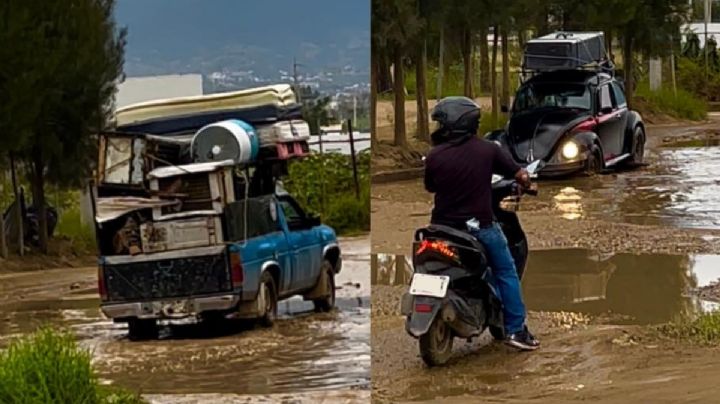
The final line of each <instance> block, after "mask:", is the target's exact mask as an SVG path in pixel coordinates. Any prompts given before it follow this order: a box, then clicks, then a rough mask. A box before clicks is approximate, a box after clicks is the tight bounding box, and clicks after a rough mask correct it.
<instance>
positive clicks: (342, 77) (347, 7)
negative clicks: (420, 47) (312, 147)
mask: <svg viewBox="0 0 720 404" xmlns="http://www.w3.org/2000/svg"><path fill="white" fill-rule="evenodd" d="M115 19H116V22H117V24H118V26H120V27H127V29H128V43H127V46H126V49H125V73H126V75H127V76H129V77H132V76H147V75H159V74H178V73H202V74H203V76H204V77H205V78H206V81H209V82H210V84H211V85H219V86H221V87H222V86H226V87H248V86H252V85H257V83H263V82H277V81H288V80H291V79H292V71H293V60H294V59H295V60H296V61H297V63H298V64H299V66H298V67H297V71H298V75H299V77H300V80H301V81H304V82H306V83H310V84H312V85H317V86H319V87H321V88H322V87H327V86H330V87H338V88H342V87H347V86H351V85H356V84H360V85H362V84H365V83H368V82H369V70H370V69H369V62H370V2H369V1H367V0H301V1H300V0H242V1H241V0H236V1H233V0H209V1H201V0H118V2H117V6H116V10H115Z"/></svg>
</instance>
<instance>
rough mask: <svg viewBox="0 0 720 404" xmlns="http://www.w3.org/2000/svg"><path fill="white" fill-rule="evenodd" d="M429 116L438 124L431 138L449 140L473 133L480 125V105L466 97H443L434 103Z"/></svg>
mask: <svg viewBox="0 0 720 404" xmlns="http://www.w3.org/2000/svg"><path fill="white" fill-rule="evenodd" d="M430 116H431V117H432V120H433V121H436V122H437V123H438V124H440V127H439V128H438V130H437V131H436V132H435V133H433V140H435V141H436V142H437V141H439V140H441V138H445V140H451V139H454V138H458V137H465V136H467V135H475V133H476V132H477V130H478V126H479V125H480V106H479V105H477V103H475V101H473V100H471V99H470V98H468V97H445V98H443V99H442V100H440V101H439V102H438V103H437V105H435V108H433V110H432V114H431V115H430Z"/></svg>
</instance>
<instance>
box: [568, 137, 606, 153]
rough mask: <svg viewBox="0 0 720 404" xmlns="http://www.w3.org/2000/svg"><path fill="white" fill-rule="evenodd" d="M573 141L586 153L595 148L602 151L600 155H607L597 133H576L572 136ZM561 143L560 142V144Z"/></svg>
mask: <svg viewBox="0 0 720 404" xmlns="http://www.w3.org/2000/svg"><path fill="white" fill-rule="evenodd" d="M571 137H572V139H573V140H574V141H575V142H576V143H577V144H578V145H579V146H580V150H581V151H582V152H584V153H586V152H588V151H590V150H591V149H592V148H593V147H594V146H595V147H597V148H599V149H600V154H601V155H603V156H604V155H605V154H604V152H603V149H602V143H601V142H600V138H599V137H598V135H597V133H595V132H589V131H587V132H576V133H573V134H572V135H571ZM559 143H560V142H559Z"/></svg>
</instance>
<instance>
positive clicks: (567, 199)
mask: <svg viewBox="0 0 720 404" xmlns="http://www.w3.org/2000/svg"><path fill="white" fill-rule="evenodd" d="M553 200H554V202H555V204H554V207H555V209H556V210H558V211H559V212H560V217H562V218H563V219H568V220H576V219H580V218H581V217H582V216H583V206H582V193H581V192H580V191H579V190H578V189H577V188H573V187H565V188H562V189H561V190H560V192H558V193H557V194H555V196H553Z"/></svg>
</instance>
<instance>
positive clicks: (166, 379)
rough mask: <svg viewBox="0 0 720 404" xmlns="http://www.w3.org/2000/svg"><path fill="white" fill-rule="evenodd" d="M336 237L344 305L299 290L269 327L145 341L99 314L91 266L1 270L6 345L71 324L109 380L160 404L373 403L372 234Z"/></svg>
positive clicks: (179, 333) (201, 330) (170, 334)
mask: <svg viewBox="0 0 720 404" xmlns="http://www.w3.org/2000/svg"><path fill="white" fill-rule="evenodd" d="M340 244H341V247H342V248H343V262H344V265H343V270H342V272H341V273H340V274H339V275H338V278H337V280H336V282H337V285H338V288H339V289H338V290H337V306H338V310H336V311H334V312H332V313H325V314H316V313H313V312H312V304H311V303H309V302H303V301H302V299H301V298H293V299H290V300H288V301H284V302H281V303H280V304H279V310H280V313H279V315H280V319H279V321H278V324H277V325H276V326H274V327H273V328H272V329H254V328H253V327H252V326H248V325H245V324H242V323H233V322H228V323H227V324H224V325H223V326H222V327H217V328H214V329H208V328H207V327H203V326H201V325H198V324H191V323H187V324H173V325H166V326H163V327H162V328H161V336H160V339H159V340H156V341H147V342H131V341H129V340H128V339H127V328H126V327H125V326H124V325H120V324H114V323H112V321H109V320H107V319H105V318H103V316H102V314H101V313H100V311H99V308H98V307H99V306H98V305H99V300H98V296H97V291H96V280H95V276H96V270H95V268H93V267H89V268H75V269H65V270H49V271H37V272H24V273H6V274H1V273H0V345H2V344H4V343H6V341H7V340H8V339H9V338H12V337H13V336H16V335H19V334H23V333H26V332H30V331H32V330H34V329H35V328H36V327H37V326H38V325H40V324H45V323H50V324H53V325H57V326H60V327H66V328H69V329H71V330H72V331H73V332H74V333H75V334H76V335H77V336H78V338H79V340H80V343H81V344H82V345H83V346H84V347H87V348H89V349H91V350H93V352H94V359H95V363H96V366H97V368H98V370H99V372H100V376H101V377H102V378H103V379H104V380H106V381H107V382H108V383H117V384H119V385H122V386H125V387H128V388H131V389H134V390H137V391H140V392H142V393H143V394H145V395H147V397H148V398H150V399H151V400H152V401H153V402H157V403H170V402H186V403H190V402H219V403H230V402H255V401H263V400H265V402H267V400H285V401H286V402H298V401H301V402H304V401H310V402H323V401H333V402H367V401H368V399H369V394H370V393H369V388H370V369H369V367H370V345H369V336H370V318H369V315H370V308H369V306H370V273H369V267H370V261H369V239H368V237H362V238H349V239H343V240H341V242H340ZM334 400H339V401H334Z"/></svg>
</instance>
